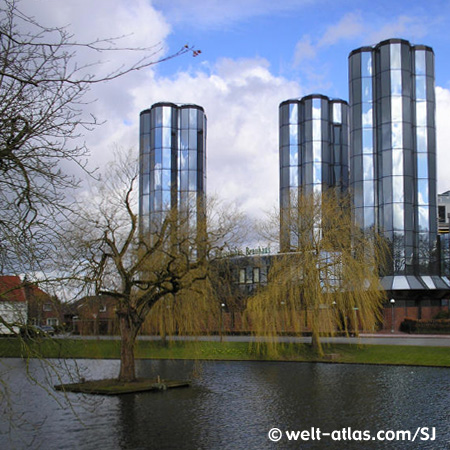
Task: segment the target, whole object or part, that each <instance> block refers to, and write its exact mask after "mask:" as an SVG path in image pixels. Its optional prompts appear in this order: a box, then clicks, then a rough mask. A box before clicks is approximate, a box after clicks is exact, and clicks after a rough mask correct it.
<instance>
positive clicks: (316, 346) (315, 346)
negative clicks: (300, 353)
mask: <svg viewBox="0 0 450 450" xmlns="http://www.w3.org/2000/svg"><path fill="white" fill-rule="evenodd" d="M311 348H312V350H313V352H314V353H315V354H316V355H317V356H323V350H322V344H321V343H320V337H319V332H318V331H317V330H314V329H313V331H312V335H311Z"/></svg>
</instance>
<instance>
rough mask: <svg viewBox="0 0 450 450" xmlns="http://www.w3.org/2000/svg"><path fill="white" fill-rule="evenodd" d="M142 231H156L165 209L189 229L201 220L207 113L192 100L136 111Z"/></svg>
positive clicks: (202, 215) (202, 216) (203, 198)
mask: <svg viewBox="0 0 450 450" xmlns="http://www.w3.org/2000/svg"><path fill="white" fill-rule="evenodd" d="M139 149H140V152H139V155H140V156H139V159H140V178H139V181H140V183H139V218H140V223H139V225H140V232H141V235H145V234H146V233H154V232H157V231H158V229H159V227H160V226H161V224H162V221H163V220H164V217H165V216H166V214H167V213H168V212H169V211H173V210H176V211H177V213H178V215H179V217H182V215H184V217H185V221H186V222H187V223H188V225H189V229H190V230H196V229H197V226H198V224H199V223H200V221H201V220H204V209H203V206H204V202H205V196H206V116H205V113H204V110H203V108H202V107H200V106H197V105H175V104H173V103H156V104H154V105H153V106H152V107H151V108H150V109H146V110H144V111H142V112H141V114H140V145H139Z"/></svg>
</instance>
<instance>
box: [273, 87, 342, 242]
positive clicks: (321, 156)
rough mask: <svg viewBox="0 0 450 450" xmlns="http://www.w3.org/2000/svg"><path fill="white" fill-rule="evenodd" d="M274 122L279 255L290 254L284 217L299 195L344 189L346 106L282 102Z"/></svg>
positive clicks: (315, 100)
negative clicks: (276, 129) (277, 138)
mask: <svg viewBox="0 0 450 450" xmlns="http://www.w3.org/2000/svg"><path fill="white" fill-rule="evenodd" d="M279 121H280V123H279V126H280V135H279V136H280V213H281V223H280V238H281V239H280V242H281V249H280V250H281V251H289V250H290V249H291V248H292V246H294V247H295V242H292V239H293V236H292V235H291V233H290V232H289V230H288V228H289V225H288V223H287V222H288V221H289V220H288V219H287V217H289V216H290V213H289V211H290V208H291V203H292V202H293V201H294V202H295V198H296V197H297V195H298V194H299V192H300V191H302V193H305V194H311V193H319V194H320V193H322V192H323V191H324V190H325V189H327V188H329V187H338V188H340V189H341V190H342V191H345V190H347V188H348V184H349V174H348V170H349V163H348V159H349V158H348V155H349V135H348V104H347V102H345V101H343V100H331V99H329V98H328V97H325V96H324V95H318V94H313V95H308V96H306V97H303V98H302V99H300V100H298V99H294V100H286V101H284V102H282V103H281V104H280V108H279Z"/></svg>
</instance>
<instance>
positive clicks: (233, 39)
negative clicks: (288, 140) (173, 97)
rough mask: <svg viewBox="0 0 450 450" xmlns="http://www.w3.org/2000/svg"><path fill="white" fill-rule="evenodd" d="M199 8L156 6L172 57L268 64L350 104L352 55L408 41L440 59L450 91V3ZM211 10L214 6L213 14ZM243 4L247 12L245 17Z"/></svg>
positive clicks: (178, 3) (180, 0) (441, 80)
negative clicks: (181, 52) (184, 51)
mask: <svg viewBox="0 0 450 450" xmlns="http://www.w3.org/2000/svg"><path fill="white" fill-rule="evenodd" d="M192 3H195V2H188V1H184V0H172V1H167V0H155V1H154V5H155V6H156V7H157V8H158V9H160V10H161V11H162V12H163V13H164V14H165V16H166V17H167V18H168V19H169V20H170V23H171V25H172V27H173V28H172V33H171V35H170V36H169V38H168V40H167V42H168V44H169V45H170V47H171V48H172V50H174V49H175V48H176V47H177V45H180V43H181V42H189V43H191V44H195V46H196V47H197V48H200V49H201V50H202V52H203V57H202V60H203V61H210V62H211V61H215V60H217V59H218V58H232V59H236V58H255V57H260V58H264V59H266V60H267V61H268V62H269V63H270V70H271V72H272V73H273V74H275V75H277V76H283V77H286V78H288V79H290V80H298V81H301V84H302V86H304V88H305V89H307V90H308V91H310V92H316V91H320V92H321V93H323V94H325V95H329V96H332V97H341V98H344V99H346V98H347V97H348V85H347V57H348V54H349V53H350V51H351V50H353V49H355V48H358V47H360V46H363V45H373V44H376V43H377V42H379V41H380V40H382V39H385V38H389V37H401V38H404V39H408V40H410V41H411V42H412V43H423V44H426V45H430V46H432V47H433V49H434V51H435V53H436V56H437V58H436V59H437V63H436V81H437V84H438V85H440V86H446V87H448V84H449V79H450V77H449V69H450V59H449V58H448V57H447V55H448V51H449V47H450V33H448V29H449V26H450V20H449V19H450V2H448V1H433V0H431V1H409V2H408V1H395V0H394V1H386V0H381V1H355V0H344V1H327V0H315V1H301V0H300V1H285V2H283V1H281V2H270V1H267V2H264V1H248V2H246V1H245V0H244V1H241V2H236V1H222V2H215V1H214V0H212V1H205V2H199V3H196V4H195V5H193V4H192ZM205 4H206V5H210V8H209V10H208V8H206V7H205ZM241 4H244V8H242V10H239V9H240V8H239V5H241ZM196 5H198V6H196ZM245 5H247V8H246V7H245ZM205 9H206V10H207V11H208V12H207V13H205ZM179 68H181V65H180V62H179V61H174V62H172V63H169V64H165V65H163V66H161V67H160V68H159V70H160V73H161V74H164V75H165V76H170V75H171V74H173V73H174V72H176V70H177V69H179Z"/></svg>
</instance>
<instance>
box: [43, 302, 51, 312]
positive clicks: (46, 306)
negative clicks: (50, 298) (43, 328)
mask: <svg viewBox="0 0 450 450" xmlns="http://www.w3.org/2000/svg"><path fill="white" fill-rule="evenodd" d="M42 309H43V310H44V311H52V310H53V308H52V304H51V303H44V305H43V307H42Z"/></svg>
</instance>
